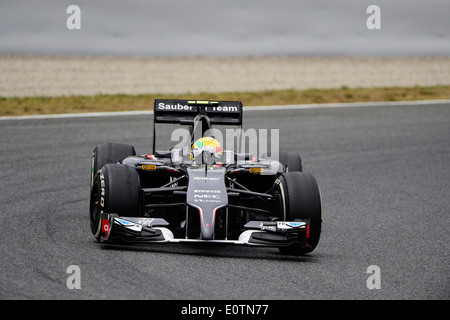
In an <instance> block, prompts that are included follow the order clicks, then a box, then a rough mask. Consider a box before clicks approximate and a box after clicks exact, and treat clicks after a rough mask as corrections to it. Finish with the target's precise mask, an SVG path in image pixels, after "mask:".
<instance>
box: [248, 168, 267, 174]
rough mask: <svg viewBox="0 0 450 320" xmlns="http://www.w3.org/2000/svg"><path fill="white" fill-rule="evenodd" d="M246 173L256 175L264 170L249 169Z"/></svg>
mask: <svg viewBox="0 0 450 320" xmlns="http://www.w3.org/2000/svg"><path fill="white" fill-rule="evenodd" d="M248 171H249V172H250V173H256V174H258V173H263V172H264V168H250V169H248Z"/></svg>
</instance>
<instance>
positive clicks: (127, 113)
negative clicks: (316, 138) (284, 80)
mask: <svg viewBox="0 0 450 320" xmlns="http://www.w3.org/2000/svg"><path fill="white" fill-rule="evenodd" d="M429 104H450V100H417V101H384V102H352V103H319V104H298V105H278V106H261V107H257V106H255V107H244V111H245V112H248V111H268V110H298V109H322V108H361V107H378V106H417V105H429ZM152 114H153V111H112V112H86V113H66V114H49V115H47V114H45V115H30V116H7V117H0V120H31V119H63V118H90V117H116V116H137V115H152Z"/></svg>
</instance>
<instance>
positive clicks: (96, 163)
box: [91, 143, 136, 186]
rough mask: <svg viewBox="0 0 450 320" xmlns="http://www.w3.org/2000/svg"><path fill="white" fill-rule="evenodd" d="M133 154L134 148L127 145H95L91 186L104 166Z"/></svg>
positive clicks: (134, 152)
mask: <svg viewBox="0 0 450 320" xmlns="http://www.w3.org/2000/svg"><path fill="white" fill-rule="evenodd" d="M135 154H136V151H135V149H134V147H133V146H130V145H128V144H122V143H104V144H99V145H97V146H96V147H95V149H94V151H93V152H92V162H91V186H92V183H93V182H94V176H95V175H96V174H97V172H98V170H100V169H101V168H102V167H103V166H104V165H105V164H108V163H118V162H121V161H122V160H123V159H125V158H127V157H129V156H134V155H135Z"/></svg>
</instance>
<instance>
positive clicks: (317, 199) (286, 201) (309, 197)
mask: <svg viewBox="0 0 450 320" xmlns="http://www.w3.org/2000/svg"><path fill="white" fill-rule="evenodd" d="M274 195H275V196H276V197H277V198H278V199H279V203H280V208H279V209H280V210H279V215H280V219H281V220H283V221H295V220H296V219H301V220H307V219H309V222H310V224H309V233H308V237H307V239H306V241H307V246H306V247H301V246H299V245H297V244H292V245H289V246H287V247H279V249H280V251H281V252H282V253H286V254H294V255H297V254H304V253H309V252H312V251H313V250H314V249H315V248H316V246H317V244H318V243H319V239H320V233H321V231H322V202H321V196H320V190H319V186H318V185H317V182H316V179H315V178H314V176H313V175H311V174H310V173H305V172H287V173H283V174H281V175H280V176H279V177H278V179H277V180H276V181H275V188H274Z"/></svg>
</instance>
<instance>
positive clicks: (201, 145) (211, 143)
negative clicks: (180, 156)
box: [191, 137, 223, 160]
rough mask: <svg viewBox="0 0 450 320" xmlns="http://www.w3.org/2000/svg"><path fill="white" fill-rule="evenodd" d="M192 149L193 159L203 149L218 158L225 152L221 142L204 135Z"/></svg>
mask: <svg viewBox="0 0 450 320" xmlns="http://www.w3.org/2000/svg"><path fill="white" fill-rule="evenodd" d="M191 151H192V152H191V160H194V159H195V158H196V157H197V156H198V155H199V154H201V153H202V152H203V151H207V152H209V153H211V155H213V156H214V157H215V158H217V159H219V158H220V157H221V156H222V154H223V150H222V146H221V145H220V142H219V141H217V140H216V139H214V138H212V137H203V138H200V139H198V140H197V141H195V143H194V144H193V145H192V148H191Z"/></svg>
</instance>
